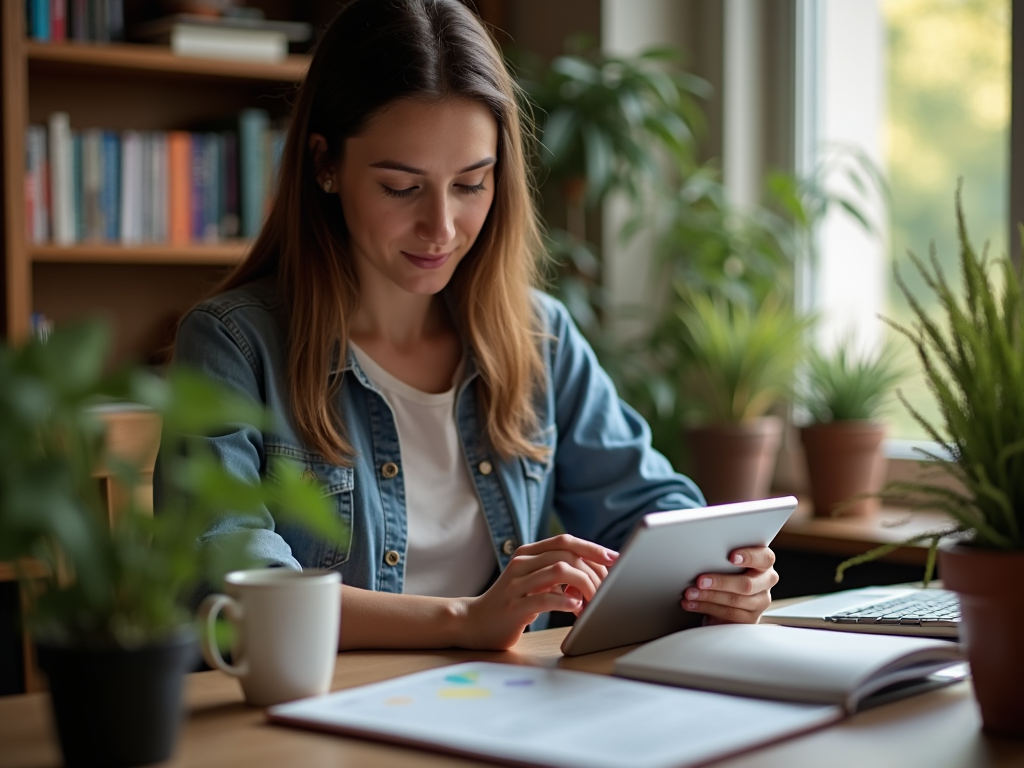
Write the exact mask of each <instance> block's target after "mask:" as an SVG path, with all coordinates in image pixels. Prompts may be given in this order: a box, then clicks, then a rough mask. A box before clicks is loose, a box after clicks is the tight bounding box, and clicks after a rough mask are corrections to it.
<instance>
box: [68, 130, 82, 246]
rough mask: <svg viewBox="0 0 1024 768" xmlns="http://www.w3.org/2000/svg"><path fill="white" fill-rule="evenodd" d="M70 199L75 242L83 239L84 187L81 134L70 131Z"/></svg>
mask: <svg viewBox="0 0 1024 768" xmlns="http://www.w3.org/2000/svg"><path fill="white" fill-rule="evenodd" d="M71 179H72V181H71V201H72V204H73V206H74V218H75V242H76V243H80V242H82V241H83V240H84V239H85V188H84V184H83V173H82V134H81V132H80V131H72V132H71Z"/></svg>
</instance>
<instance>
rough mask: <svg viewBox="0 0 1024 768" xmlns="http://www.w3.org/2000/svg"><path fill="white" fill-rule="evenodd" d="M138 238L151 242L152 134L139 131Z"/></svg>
mask: <svg viewBox="0 0 1024 768" xmlns="http://www.w3.org/2000/svg"><path fill="white" fill-rule="evenodd" d="M139 145H140V153H139V238H140V239H141V240H142V242H144V243H151V242H153V202H152V197H153V134H152V133H151V132H150V131H142V132H140V133H139Z"/></svg>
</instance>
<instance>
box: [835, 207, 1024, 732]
mask: <svg viewBox="0 0 1024 768" xmlns="http://www.w3.org/2000/svg"><path fill="white" fill-rule="evenodd" d="M956 216H957V225H958V234H959V248H960V255H959V256H960V257H959V267H960V272H961V275H962V280H963V289H964V295H963V296H960V295H958V293H957V292H956V291H955V290H954V289H953V288H952V287H951V286H950V284H949V282H948V281H947V278H946V276H945V275H944V273H943V271H942V269H941V267H940V266H939V263H938V260H937V259H936V258H935V256H934V252H933V254H932V256H931V258H930V260H929V263H926V262H924V261H923V260H922V259H920V258H918V257H916V256H914V255H913V254H911V255H910V258H911V260H912V262H913V264H914V266H915V267H916V269H917V271H918V272H919V273H920V275H921V277H922V278H923V279H924V281H925V284H926V285H927V286H928V287H929V288H930V289H931V291H932V292H933V293H934V294H935V296H936V297H937V299H938V301H939V307H940V308H941V317H939V318H934V317H932V316H930V314H929V312H928V310H927V309H926V308H925V306H924V304H923V303H922V302H921V301H919V300H918V299H917V298H916V297H914V296H913V295H912V294H911V292H910V290H909V289H908V287H907V285H906V283H905V282H904V281H903V280H902V279H901V278H900V277H899V274H898V273H897V282H898V284H899V286H900V289H901V290H902V291H903V293H904V295H905V296H906V297H907V299H908V301H909V303H910V307H911V310H912V312H913V323H912V324H911V325H909V326H901V325H897V324H895V323H892V325H893V326H894V327H895V328H896V329H897V330H898V331H899V332H900V333H902V334H903V335H904V336H905V337H907V338H908V339H909V340H910V341H911V342H912V343H913V345H914V348H915V349H916V351H917V355H918V357H919V359H920V361H921V363H922V365H923V368H924V373H925V377H926V380H927V382H928V384H929V386H930V388H931V390H932V392H933V393H934V395H935V397H936V399H937V400H938V405H939V413H940V416H939V419H938V423H933V422H930V421H929V420H927V419H926V418H924V417H923V416H922V415H921V414H920V412H919V411H917V410H916V409H915V408H914V407H913V406H912V405H911V404H910V403H906V401H904V403H905V404H906V406H907V407H908V409H909V410H910V412H911V413H912V414H913V415H914V417H915V418H916V419H917V421H918V422H919V423H920V424H921V426H922V427H923V428H924V429H925V430H926V431H927V433H928V435H929V436H930V437H931V438H932V440H934V441H935V442H936V443H938V444H939V445H940V446H941V448H942V449H943V450H944V451H945V452H946V453H947V454H948V456H940V455H939V452H935V453H925V456H926V458H930V459H932V461H930V462H929V465H930V466H931V468H932V470H931V471H932V472H935V473H939V474H940V475H942V476H951V477H952V478H953V479H955V480H956V481H957V483H958V484H959V485H958V487H959V488H960V489H961V490H957V489H955V488H951V487H950V484H949V483H942V484H940V483H939V482H934V481H933V482H929V481H928V478H927V476H926V477H924V478H923V479H922V480H921V481H920V482H900V483H892V484H890V485H888V486H886V487H885V488H883V492H884V493H888V492H890V491H891V492H894V493H911V494H915V495H916V496H917V497H918V498H919V500H918V501H916V502H914V503H915V505H916V506H919V507H928V508H931V509H940V510H943V511H945V512H947V513H948V514H949V515H950V517H951V518H952V521H953V522H952V524H951V525H950V526H949V527H948V528H946V529H944V530H939V531H933V532H930V533H926V534H923V535H921V536H917V537H914V538H913V539H909V540H907V541H906V542H900V543H897V544H892V545H887V546H885V547H879V548H876V549H874V550H872V551H870V552H868V553H866V554H864V555H860V556H858V557H856V558H852V559H851V560H848V561H846V562H845V563H842V564H841V565H840V567H839V570H838V571H837V573H836V579H837V581H838V580H841V579H842V574H843V571H844V570H845V569H846V568H848V567H850V566H852V565H855V564H857V563H861V562H865V561H867V560H870V559H873V558H876V557H878V556H880V555H882V554H885V553H886V552H888V551H891V550H893V549H895V548H896V547H898V546H901V545H902V544H904V543H910V542H911V541H919V540H930V541H931V544H932V556H933V557H932V558H931V559H930V561H929V564H928V568H927V569H926V573H925V581H926V582H927V581H928V580H929V579H930V578H931V575H932V574H931V571H932V566H933V561H934V555H935V553H936V548H938V566H939V574H940V575H941V577H942V580H943V582H944V584H945V586H946V587H947V588H948V589H952V590H954V591H956V592H957V593H958V594H959V597H960V605H961V614H962V617H963V618H962V626H961V630H960V632H961V640H962V641H963V642H965V643H966V645H967V656H968V659H969V661H970V664H971V674H972V677H973V680H974V691H975V695H976V697H977V699H978V703H979V705H980V707H981V715H982V720H983V723H984V729H985V730H986V731H989V732H992V733H997V734H1003V735H1008V736H1015V737H1018V738H1019V737H1024V716H1022V710H1021V704H1020V691H1021V690H1022V688H1024V655H1022V654H1021V652H1020V650H1021V648H1024V592H1022V590H1021V589H1020V585H1019V584H1018V578H1019V576H1020V573H1021V572H1022V570H1024V438H1022V435H1024V394H1022V393H1024V273H1022V271H1021V269H1020V268H1019V267H1017V266H1015V265H1014V264H1013V263H1012V262H1011V261H1010V260H1009V259H1005V258H1004V259H998V260H995V261H989V260H988V259H987V257H985V256H984V255H983V256H979V255H978V254H977V253H976V252H975V251H974V249H973V248H972V246H971V244H970V242H969V240H968V237H967V230H966V226H965V224H964V219H963V213H962V210H961V206H960V193H959V191H958V192H957V204H956ZM1022 236H1024V231H1022ZM940 542H942V546H939V543H940Z"/></svg>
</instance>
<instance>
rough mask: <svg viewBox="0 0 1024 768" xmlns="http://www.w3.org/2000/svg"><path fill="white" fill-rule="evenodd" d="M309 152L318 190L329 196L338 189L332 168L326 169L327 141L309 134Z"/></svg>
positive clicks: (316, 134)
mask: <svg viewBox="0 0 1024 768" xmlns="http://www.w3.org/2000/svg"><path fill="white" fill-rule="evenodd" d="M309 151H310V152H311V153H312V155H313V168H315V169H316V170H315V174H316V183H317V184H319V185H320V188H321V189H322V190H323V191H324V192H327V193H328V194H330V193H331V192H334V191H336V190H337V188H338V184H337V182H336V181H335V179H334V173H335V171H334V168H330V167H326V164H325V161H326V159H327V139H325V138H324V137H323V136H322V135H320V134H319V133H311V134H309Z"/></svg>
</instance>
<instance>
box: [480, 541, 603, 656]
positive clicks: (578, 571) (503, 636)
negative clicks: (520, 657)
mask: <svg viewBox="0 0 1024 768" xmlns="http://www.w3.org/2000/svg"><path fill="white" fill-rule="evenodd" d="M618 556H619V553H618V552H615V551H614V550H611V549H606V548H605V547H602V546H600V545H599V544H594V543H593V542H590V541H586V540H584V539H578V538H576V537H575V536H570V535H569V534H565V533H564V534H562V535H560V536H553V537H552V538H550V539H544V540H543V541H537V542H534V543H533V544H524V545H523V546H521V547H519V549H517V550H516V552H515V555H513V557H512V560H511V561H509V564H508V566H507V567H506V568H505V570H504V571H502V573H501V575H500V576H499V577H498V579H497V581H495V582H494V584H492V585H491V588H490V589H488V590H487V591H486V592H485V593H484V594H482V595H480V596H479V597H473V598H469V599H467V600H466V602H465V612H464V615H463V619H464V622H465V632H464V641H463V642H462V643H460V645H461V646H462V647H464V648H477V649H487V650H506V649H508V648H511V647H512V646H513V645H515V644H516V641H518V640H519V638H520V636H521V635H522V634H523V631H524V630H525V629H526V627H527V626H528V625H529V624H530V623H532V622H533V621H534V620H535V619H536V618H537V616H539V615H540V614H541V613H543V612H545V611H568V612H570V613H575V614H577V615H578V614H579V612H580V611H581V610H583V606H584V605H586V604H587V602H588V601H589V600H591V599H592V598H593V597H594V593H595V592H596V591H597V588H598V587H599V586H600V585H601V582H602V581H604V578H605V577H606V576H607V575H608V568H609V567H610V566H611V565H612V564H613V563H614V562H615V560H616V558H618Z"/></svg>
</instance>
